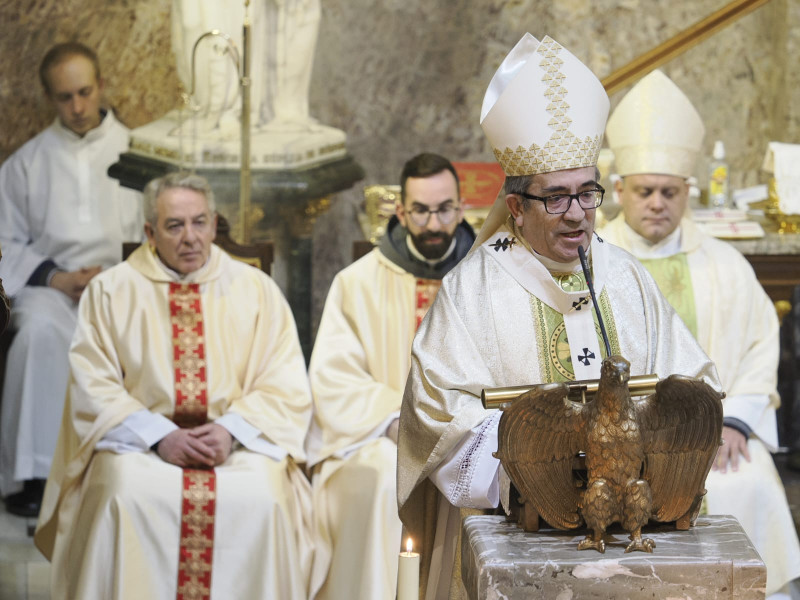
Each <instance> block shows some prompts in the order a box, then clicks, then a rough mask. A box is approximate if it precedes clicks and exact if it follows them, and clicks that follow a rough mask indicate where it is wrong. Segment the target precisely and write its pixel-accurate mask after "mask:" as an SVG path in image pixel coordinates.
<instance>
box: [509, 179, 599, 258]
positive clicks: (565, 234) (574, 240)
mask: <svg viewBox="0 0 800 600" xmlns="http://www.w3.org/2000/svg"><path fill="white" fill-rule="evenodd" d="M597 187H598V182H597V170H596V169H595V167H580V168H577V169H567V170H564V171H555V172H553V173H541V174H539V175H534V176H533V179H532V180H531V183H530V185H529V186H528V189H527V190H526V192H527V193H528V194H531V195H532V196H539V197H542V198H547V197H549V196H555V195H559V194H577V193H579V192H582V191H587V190H592V189H595V188H597ZM506 205H507V206H508V209H509V210H510V211H511V215H512V216H513V217H514V220H515V221H516V222H517V226H518V227H519V228H520V230H521V232H522V236H523V237H524V238H525V240H526V241H527V242H528V243H529V244H530V245H531V248H533V249H534V250H535V251H536V252H538V253H539V254H541V255H542V256H544V257H546V258H549V259H551V260H554V261H556V262H561V263H566V262H571V261H573V260H575V259H577V258H578V247H580V246H583V249H584V250H588V249H589V243H590V242H591V240H592V232H593V231H594V219H595V214H596V212H597V209H588V210H585V209H583V208H581V206H580V204H578V202H577V201H572V202H571V203H570V205H569V210H567V212H565V213H562V214H559V215H551V214H550V213H548V212H547V210H545V203H544V202H541V201H539V200H524V201H523V198H522V196H519V195H517V194H508V195H507V196H506ZM520 223H521V224H520Z"/></svg>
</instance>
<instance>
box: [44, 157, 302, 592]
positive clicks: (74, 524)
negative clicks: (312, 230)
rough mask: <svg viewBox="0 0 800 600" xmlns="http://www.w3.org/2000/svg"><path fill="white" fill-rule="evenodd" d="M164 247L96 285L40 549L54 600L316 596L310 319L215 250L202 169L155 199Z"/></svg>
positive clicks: (152, 194)
mask: <svg viewBox="0 0 800 600" xmlns="http://www.w3.org/2000/svg"><path fill="white" fill-rule="evenodd" d="M145 220H146V224H145V232H146V233H147V237H148V243H147V244H145V245H142V246H141V247H139V248H138V249H137V250H136V251H135V252H134V253H133V254H132V255H131V256H130V258H129V259H128V260H127V261H125V262H124V263H122V264H120V265H118V266H116V267H113V268H111V269H109V270H107V271H105V272H104V273H101V274H99V275H97V277H95V278H94V279H92V281H91V283H90V284H89V286H88V287H87V288H86V292H85V294H84V295H83V298H82V299H81V303H80V309H79V315H78V327H77V330H76V333H75V337H74V338H73V342H72V348H71V349H70V355H69V359H70V381H69V387H68V394H67V401H66V405H65V407H64V417H63V421H62V426H61V434H60V437H59V443H58V447H57V449H56V454H55V458H54V461H53V470H52V471H51V473H50V477H49V479H48V480H47V486H46V488H45V496H44V502H43V504H42V512H41V514H40V516H39V523H38V527H37V530H36V536H35V542H36V545H37V546H38V547H39V549H40V550H41V551H42V552H43V553H44V555H45V556H47V557H48V558H49V559H50V560H51V561H52V570H51V581H52V598H53V599H54V600H61V599H63V600H66V599H77V598H103V599H105V600H112V599H117V600H118V599H123V598H147V599H148V600H174V599H175V598H179V599H180V598H198V599H200V598H204V599H207V598H211V599H217V600H219V599H225V598H282V599H283V598H287V599H297V600H300V599H302V598H305V597H306V578H307V573H308V568H309V562H310V561H309V558H310V550H309V548H308V547H307V544H306V542H305V541H304V538H305V537H306V536H307V531H308V530H307V529H306V525H305V524H304V522H303V519H305V518H308V512H309V510H308V505H309V504H310V486H309V484H308V481H307V480H306V479H305V476H304V475H303V474H302V472H301V470H300V467H299V466H298V465H297V464H296V463H297V462H302V461H304V460H305V458H304V454H303V439H304V437H305V434H306V430H307V428H308V424H309V422H310V419H311V394H310V390H309V385H308V379H307V377H306V372H305V363H304V361H303V355H302V353H301V351H300V344H299V342H298V339H297V331H296V328H295V323H294V319H293V318H292V313H291V311H290V310H289V306H288V304H287V303H286V301H285V300H284V298H283V296H282V295H281V293H280V291H279V290H278V287H277V285H275V283H274V282H273V281H272V280H271V279H270V278H269V277H267V276H266V275H265V274H264V273H262V272H261V271H260V270H258V269H256V268H254V267H251V266H249V265H246V264H244V263H242V262H239V261H236V260H234V259H232V258H230V257H229V256H228V255H227V254H225V252H223V251H222V250H221V249H220V248H218V247H217V246H215V245H214V244H212V241H213V239H214V237H215V235H216V213H215V212H214V198H213V194H212V193H211V190H210V188H209V187H208V183H207V182H206V181H205V179H203V178H201V177H199V176H197V175H187V174H183V173H172V174H169V175H166V176H165V177H163V178H161V179H157V180H155V181H152V182H150V184H148V186H147V188H146V189H145Z"/></svg>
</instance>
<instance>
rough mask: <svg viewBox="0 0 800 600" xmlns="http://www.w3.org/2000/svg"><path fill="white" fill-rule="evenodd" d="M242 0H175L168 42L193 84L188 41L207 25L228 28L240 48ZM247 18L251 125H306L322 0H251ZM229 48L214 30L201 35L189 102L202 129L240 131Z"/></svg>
mask: <svg viewBox="0 0 800 600" xmlns="http://www.w3.org/2000/svg"><path fill="white" fill-rule="evenodd" d="M244 11H245V7H244V2H243V1H240V0H223V1H220V0H173V2H172V46H173V51H174V52H175V58H176V64H177V69H178V75H179V76H180V78H181V81H182V82H183V84H184V86H185V87H186V89H187V90H189V89H190V88H191V63H192V48H193V46H194V43H195V41H196V40H197V39H198V38H199V37H200V36H201V35H202V34H203V33H205V32H207V31H211V30H212V29H217V30H219V31H221V32H222V33H225V34H227V35H229V36H230V38H231V40H232V42H233V43H234V44H235V46H236V48H237V49H238V51H239V53H240V55H241V53H242V24H243V22H244ZM248 12H249V16H250V21H251V36H250V40H251V62H250V74H251V81H252V83H251V92H250V94H251V116H250V120H251V125H252V127H253V129H254V130H256V131H258V130H268V131H307V130H309V129H311V130H313V128H314V126H315V125H316V121H315V120H314V119H313V118H311V117H310V116H309V113H308V90H309V85H310V83H311V69H312V65H313V60H314V48H315V46H316V40H317V32H318V29H319V20H320V3H319V0H254V1H253V2H252V3H251V4H250V6H249V8H248ZM231 54H232V53H231V50H230V48H229V46H228V45H227V44H226V43H225V41H224V40H223V39H221V38H219V37H210V38H207V39H206V40H204V41H203V42H201V43H200V45H199V46H198V50H197V56H196V58H195V63H196V71H195V72H196V80H195V93H194V97H193V99H192V101H193V104H195V105H196V106H198V107H199V110H198V112H197V114H196V115H195V118H196V119H197V122H196V126H197V130H198V131H199V133H200V134H201V135H204V134H207V133H216V134H217V135H221V136H222V137H229V136H236V135H238V127H239V124H238V123H239V114H240V112H241V96H240V90H239V77H238V74H237V71H236V66H235V63H234V60H232V58H231Z"/></svg>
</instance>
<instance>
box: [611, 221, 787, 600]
mask: <svg viewBox="0 0 800 600" xmlns="http://www.w3.org/2000/svg"><path fill="white" fill-rule="evenodd" d="M599 234H600V236H601V237H603V238H604V239H605V240H606V241H608V242H610V243H612V244H617V245H618V246H621V247H622V248H625V249H626V250H629V251H631V252H632V253H633V254H634V255H635V256H637V257H638V258H641V259H647V258H665V257H667V256H671V255H674V254H676V253H678V252H683V253H685V254H686V259H687V264H688V267H689V272H690V275H691V282H692V289H693V292H694V294H693V298H691V300H692V301H693V302H694V308H695V311H696V315H697V340H698V342H699V343H700V345H701V346H702V348H703V350H705V351H706V352H707V353H708V355H709V357H710V358H711V359H712V360H713V361H714V363H715V364H716V366H717V369H718V372H719V376H720V380H721V382H722V387H723V390H724V391H725V392H726V394H727V397H726V398H725V399H724V400H723V413H724V415H725V416H726V417H734V418H737V419H739V420H741V421H743V422H745V423H746V424H747V425H748V426H749V427H750V428H751V430H752V431H753V433H754V434H755V437H751V438H750V441H749V443H748V448H749V449H750V453H751V457H752V461H753V462H752V463H749V464H745V465H742V464H741V462H740V468H739V471H737V472H733V471H731V470H730V469H728V471H727V473H725V474H721V473H719V472H716V471H712V472H711V473H710V474H709V476H708V479H707V480H706V488H707V489H708V494H707V496H706V506H707V508H708V511H709V513H711V514H731V515H733V516H735V517H736V518H737V519H738V520H739V522H740V523H741V524H742V527H743V528H744V530H745V532H747V535H748V536H749V537H750V539H751V540H752V541H753V543H754V544H755V546H756V549H757V550H758V552H759V554H760V555H761V557H762V558H763V559H764V561H765V563H766V565H767V578H768V581H767V593H768V594H769V593H772V592H773V591H777V590H779V589H780V588H781V587H782V586H783V585H784V584H785V583H787V582H788V581H791V580H792V579H795V578H796V577H800V543H798V539H797V534H796V532H795V528H794V522H793V520H792V516H791V513H790V511H789V508H788V503H787V499H786V493H785V491H784V489H783V485H782V484H781V482H780V477H779V476H778V472H777V470H776V468H775V464H774V463H773V461H772V460H771V457H770V456H769V452H768V451H767V450H768V449H775V447H776V446H777V445H778V433H777V426H776V417H775V409H776V408H777V406H778V403H779V397H778V393H777V389H776V386H777V377H778V351H779V342H778V318H777V315H776V313H775V308H774V306H773V304H772V302H771V301H770V299H769V297H768V296H767V294H766V293H765V292H764V289H763V288H762V287H761V284H759V283H758V280H757V279H756V276H755V273H754V272H753V268H752V267H751V266H750V263H748V262H747V260H746V259H745V258H744V256H742V255H741V254H740V253H739V252H738V251H737V250H736V249H735V248H733V247H732V246H730V245H729V244H727V243H725V242H722V241H720V240H717V239H714V238H712V237H711V236H708V235H706V234H704V233H702V232H701V231H700V230H699V229H698V228H697V227H696V226H695V225H694V223H693V222H692V221H690V220H689V219H684V220H683V221H681V225H680V227H679V228H678V229H676V231H675V232H673V233H672V234H671V235H670V236H669V237H668V238H666V239H665V240H662V241H661V242H659V243H658V244H655V245H653V244H650V243H649V242H647V240H645V239H644V238H642V237H641V236H639V235H638V234H637V233H636V232H635V231H633V229H631V228H630V227H629V226H628V225H627V224H626V223H625V220H624V215H620V216H619V217H617V218H616V219H614V220H613V221H611V222H610V223H609V224H608V225H607V226H606V227H605V228H604V229H603V230H602V231H600V232H599ZM765 446H766V447H765Z"/></svg>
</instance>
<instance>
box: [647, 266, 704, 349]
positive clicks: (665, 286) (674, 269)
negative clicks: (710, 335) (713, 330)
mask: <svg viewBox="0 0 800 600" xmlns="http://www.w3.org/2000/svg"><path fill="white" fill-rule="evenodd" d="M641 263H642V264H643V265H644V267H645V268H646V269H647V270H648V271H649V272H650V275H652V276H653V279H655V280H656V283H657V284H658V289H660V290H661V293H662V294H663V295H664V297H665V298H666V299H667V302H669V303H670V304H671V305H672V308H674V309H675V312H676V313H678V316H679V317H680V318H681V319H683V322H684V323H685V324H686V326H687V327H688V328H689V331H691V332H692V335H693V336H694V337H695V339H696V338H697V312H696V307H695V305H694V288H693V287H692V277H691V273H690V272H689V261H688V259H687V258H686V253H685V252H679V253H678V254H673V255H672V256H668V257H667V258H649V259H645V260H642V261H641Z"/></svg>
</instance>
